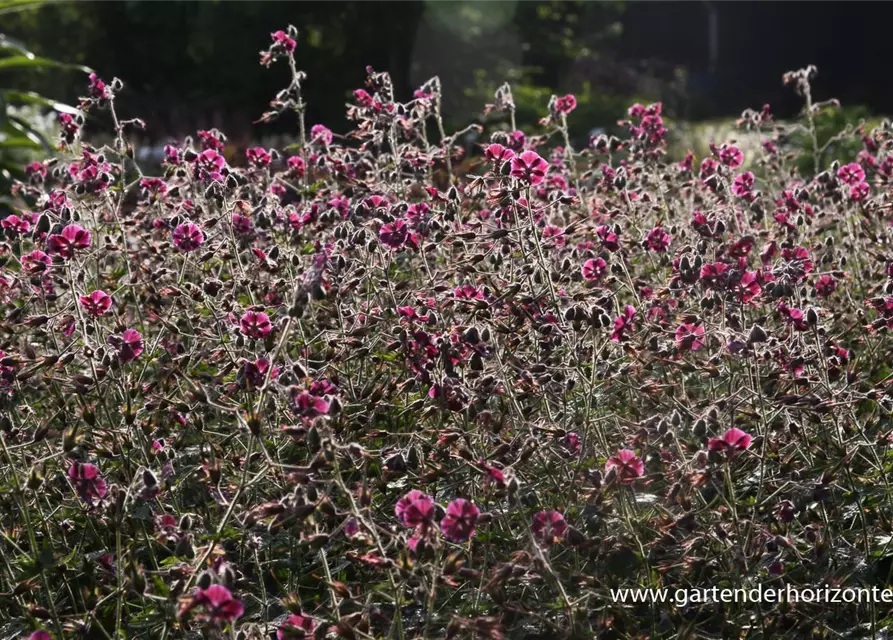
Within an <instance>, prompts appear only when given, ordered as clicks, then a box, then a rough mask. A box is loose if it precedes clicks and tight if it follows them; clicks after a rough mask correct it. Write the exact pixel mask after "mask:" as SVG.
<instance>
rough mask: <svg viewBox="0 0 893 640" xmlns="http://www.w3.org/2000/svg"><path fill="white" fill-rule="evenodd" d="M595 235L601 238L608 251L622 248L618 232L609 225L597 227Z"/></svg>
mask: <svg viewBox="0 0 893 640" xmlns="http://www.w3.org/2000/svg"><path fill="white" fill-rule="evenodd" d="M595 235H597V236H598V239H599V240H601V242H602V246H603V247H604V248H605V249H607V250H608V251H617V250H618V249H620V241H619V239H618V237H617V234H616V233H614V232H613V231H611V229H610V228H608V225H605V224H603V225H599V226H598V227H596V228H595Z"/></svg>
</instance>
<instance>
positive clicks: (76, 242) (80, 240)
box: [47, 224, 90, 260]
mask: <svg viewBox="0 0 893 640" xmlns="http://www.w3.org/2000/svg"><path fill="white" fill-rule="evenodd" d="M89 246H90V232H89V231H87V230H86V229H84V228H83V227H80V226H78V225H76V224H70V225H68V226H67V227H65V228H64V229H62V233H56V234H53V235H51V236H50V237H49V238H48V239H47V247H48V248H49V250H50V253H53V254H55V255H58V256H61V257H63V258H65V259H66V260H67V259H70V258H72V257H73V256H74V253H75V251H76V250H78V249H86V248H88V247H89Z"/></svg>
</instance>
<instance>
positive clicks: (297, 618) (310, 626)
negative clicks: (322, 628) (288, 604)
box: [276, 613, 316, 640]
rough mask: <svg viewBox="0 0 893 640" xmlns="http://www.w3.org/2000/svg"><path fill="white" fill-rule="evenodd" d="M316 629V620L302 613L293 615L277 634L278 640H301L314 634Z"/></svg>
mask: <svg viewBox="0 0 893 640" xmlns="http://www.w3.org/2000/svg"><path fill="white" fill-rule="evenodd" d="M314 629H316V620H314V619H313V618H311V617H310V616H305V615H304V614H302V613H293V614H291V615H290V616H288V618H286V619H285V622H284V623H283V624H282V626H281V627H279V630H278V631H277V632H276V638H277V640H300V639H301V638H307V637H309V636H310V635H312V634H313V630H314Z"/></svg>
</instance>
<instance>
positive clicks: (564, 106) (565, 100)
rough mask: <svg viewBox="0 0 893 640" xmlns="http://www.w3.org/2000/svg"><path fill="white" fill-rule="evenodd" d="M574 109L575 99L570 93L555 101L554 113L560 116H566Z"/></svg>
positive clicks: (575, 106) (575, 105)
mask: <svg viewBox="0 0 893 640" xmlns="http://www.w3.org/2000/svg"><path fill="white" fill-rule="evenodd" d="M576 108H577V99H576V98H575V97H574V95H573V94H571V93H569V94H567V95H566V96H564V97H561V98H556V99H555V111H556V112H558V113H560V114H562V115H567V114H569V113H570V112H571V111H573V110H574V109H576Z"/></svg>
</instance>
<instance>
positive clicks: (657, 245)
mask: <svg viewBox="0 0 893 640" xmlns="http://www.w3.org/2000/svg"><path fill="white" fill-rule="evenodd" d="M670 239H671V238H670V234H669V233H667V232H666V231H664V230H663V229H661V228H660V227H654V228H653V229H652V230H651V231H649V232H648V233H647V234H646V236H645V245H646V246H647V247H648V248H649V249H650V250H651V251H655V252H657V253H664V252H665V251H666V250H667V248H668V247H669V246H670Z"/></svg>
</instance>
